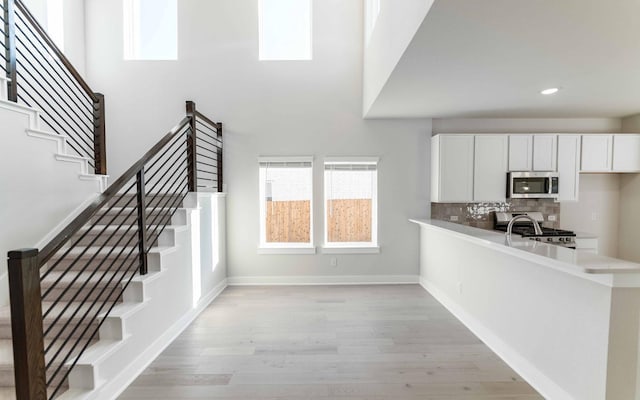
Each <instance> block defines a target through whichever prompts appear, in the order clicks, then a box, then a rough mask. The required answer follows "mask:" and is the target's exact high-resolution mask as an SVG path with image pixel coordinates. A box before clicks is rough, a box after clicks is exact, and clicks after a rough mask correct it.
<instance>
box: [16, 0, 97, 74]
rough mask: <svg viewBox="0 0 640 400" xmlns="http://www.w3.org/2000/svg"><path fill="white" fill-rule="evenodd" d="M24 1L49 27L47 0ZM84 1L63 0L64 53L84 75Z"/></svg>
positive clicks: (44, 24) (45, 26)
mask: <svg viewBox="0 0 640 400" xmlns="http://www.w3.org/2000/svg"><path fill="white" fill-rule="evenodd" d="M24 3H25V5H26V6H27V8H28V9H29V11H31V13H32V14H33V15H34V16H35V17H36V19H37V20H38V23H40V25H42V27H43V28H45V29H47V0H25V1H24ZM84 3H85V1H84V0H64V1H63V21H64V28H63V29H64V55H65V56H66V57H67V58H68V59H69V61H71V63H72V64H73V66H74V67H75V68H76V69H77V70H78V72H80V74H82V75H83V76H84V73H85V12H84Z"/></svg>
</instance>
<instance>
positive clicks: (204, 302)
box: [87, 279, 227, 400]
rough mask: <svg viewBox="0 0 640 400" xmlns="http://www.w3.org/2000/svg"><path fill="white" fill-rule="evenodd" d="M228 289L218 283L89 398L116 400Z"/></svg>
mask: <svg viewBox="0 0 640 400" xmlns="http://www.w3.org/2000/svg"><path fill="white" fill-rule="evenodd" d="M226 287H227V279H224V280H222V281H221V282H220V283H218V284H217V285H216V286H215V287H214V288H213V289H212V290H211V291H210V292H209V293H208V294H207V295H206V296H204V297H202V299H201V300H200V303H199V304H198V306H197V307H196V308H194V309H192V310H191V311H189V312H188V313H186V314H185V315H184V316H183V317H182V318H180V319H179V320H178V321H176V322H175V323H174V324H173V325H172V326H171V327H170V328H169V329H167V330H166V332H164V333H163V334H162V336H160V337H159V338H158V339H157V340H156V341H155V342H154V343H153V344H151V346H149V347H147V349H146V350H144V351H143V352H142V354H140V355H139V356H138V358H136V359H135V360H134V361H133V362H132V363H130V364H128V365H127V366H126V367H125V368H124V369H123V370H122V371H121V372H120V373H119V374H118V376H116V377H114V378H113V379H110V380H109V381H108V382H106V383H105V384H104V385H103V386H102V387H100V388H98V389H97V390H96V391H95V392H94V393H91V394H90V395H89V396H88V397H87V399H88V398H91V399H94V400H112V399H116V398H117V397H118V396H119V395H120V394H122V392H124V391H125V390H126V389H127V387H128V386H129V385H130V384H131V383H132V382H133V381H134V380H135V379H136V378H137V377H138V375H140V373H142V371H144V370H145V369H146V368H147V367H148V366H149V365H150V364H151V363H152V362H153V360H155V359H156V358H157V357H158V356H159V355H160V353H162V352H163V351H164V349H166V348H167V346H169V345H170V344H171V343H172V342H173V341H174V340H175V339H176V338H177V337H178V336H179V335H180V334H181V333H182V332H183V331H184V330H185V329H186V328H187V327H188V326H189V325H190V324H191V322H193V321H194V320H195V319H196V317H197V316H198V315H200V313H201V312H202V311H204V309H205V308H207V307H208V306H209V305H210V304H211V302H212V301H213V300H215V299H216V297H218V296H219V295H220V293H222V291H223V290H224V289H225V288H226Z"/></svg>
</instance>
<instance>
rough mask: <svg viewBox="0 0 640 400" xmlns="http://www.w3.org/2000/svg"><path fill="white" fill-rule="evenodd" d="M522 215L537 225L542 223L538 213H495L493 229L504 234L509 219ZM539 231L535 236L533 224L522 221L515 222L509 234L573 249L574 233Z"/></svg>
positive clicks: (542, 218)
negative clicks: (540, 233)
mask: <svg viewBox="0 0 640 400" xmlns="http://www.w3.org/2000/svg"><path fill="white" fill-rule="evenodd" d="M522 214H525V215H528V216H530V217H531V218H533V219H535V220H536V221H538V223H539V224H541V225H542V223H543V222H544V217H543V215H542V213H540V212H513V213H496V215H495V225H494V229H496V230H498V231H501V232H506V231H507V227H508V225H509V222H510V221H511V219H512V218H513V217H515V216H517V215H522ZM541 229H542V235H536V233H535V230H534V229H533V223H532V222H531V221H527V220H524V219H522V220H516V222H515V223H514V225H513V227H512V229H511V232H512V233H513V234H516V235H520V236H522V237H523V238H528V239H530V240H535V241H538V242H545V243H549V244H555V245H559V246H564V247H569V248H575V242H576V234H575V233H574V232H571V231H566V230H563V229H554V228H544V227H541Z"/></svg>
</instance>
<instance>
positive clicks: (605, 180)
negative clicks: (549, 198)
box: [560, 174, 624, 258]
mask: <svg viewBox="0 0 640 400" xmlns="http://www.w3.org/2000/svg"><path fill="white" fill-rule="evenodd" d="M621 177H622V175H621V174H580V193H579V201H578V202H575V203H573V202H567V203H562V204H561V206H560V224H561V227H562V228H563V229H569V230H574V231H579V232H586V233H591V234H594V235H596V236H598V252H599V254H601V255H605V256H609V257H614V258H618V257H619V254H618V237H619V236H618V235H619V231H618V228H619V224H620V218H621V217H622V215H621V214H620V199H621V192H620V179H621ZM623 258H624V257H623Z"/></svg>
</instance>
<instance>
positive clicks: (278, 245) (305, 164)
mask: <svg viewBox="0 0 640 400" xmlns="http://www.w3.org/2000/svg"><path fill="white" fill-rule="evenodd" d="M259 165H260V168H259V179H260V187H259V196H260V246H259V247H260V252H261V253H288V252H290V253H302V254H304V253H313V252H315V248H314V247H313V202H312V197H313V169H312V158H311V157H277V158H260V159H259Z"/></svg>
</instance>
